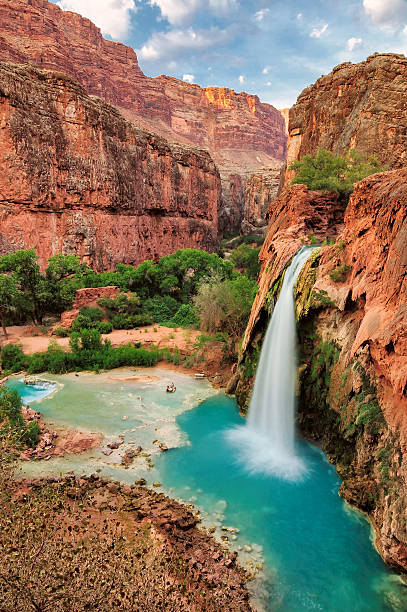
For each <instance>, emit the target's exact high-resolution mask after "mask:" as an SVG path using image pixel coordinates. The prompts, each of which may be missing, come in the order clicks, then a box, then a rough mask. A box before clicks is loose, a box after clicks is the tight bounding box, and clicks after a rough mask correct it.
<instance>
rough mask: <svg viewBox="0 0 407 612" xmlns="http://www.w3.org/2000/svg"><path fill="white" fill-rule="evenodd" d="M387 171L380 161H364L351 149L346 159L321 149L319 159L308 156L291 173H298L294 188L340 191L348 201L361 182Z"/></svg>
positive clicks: (316, 155) (366, 159) (365, 159)
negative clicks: (354, 186) (299, 186)
mask: <svg viewBox="0 0 407 612" xmlns="http://www.w3.org/2000/svg"><path fill="white" fill-rule="evenodd" d="M385 169H386V168H385V167H384V166H382V165H381V164H380V162H379V160H378V159H377V158H376V157H374V156H370V157H363V156H362V155H361V154H360V153H358V152H357V151H356V150H355V149H351V150H350V151H349V153H348V155H346V156H341V155H334V154H333V153H331V152H330V151H326V150H325V149H318V151H317V152H316V154H315V155H304V157H303V158H302V159H301V160H299V161H298V160H297V161H294V162H293V163H292V164H291V165H290V170H295V173H296V174H295V177H294V179H293V180H292V181H291V184H292V185H295V184H302V185H306V186H307V187H308V188H309V189H314V190H321V191H324V190H327V191H336V192H337V193H338V194H340V195H342V196H344V197H348V196H349V194H350V193H351V192H352V190H353V185H354V184H355V183H356V182H357V181H360V180H362V179H363V178H365V177H366V176H369V175H370V174H374V173H375V172H383V171H384V170H385Z"/></svg>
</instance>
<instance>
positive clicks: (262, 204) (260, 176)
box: [242, 168, 282, 235]
mask: <svg viewBox="0 0 407 612" xmlns="http://www.w3.org/2000/svg"><path fill="white" fill-rule="evenodd" d="M281 178H282V170H277V169H273V168H262V169H260V170H258V171H257V172H255V173H254V174H252V175H251V176H250V178H249V179H248V180H247V182H246V186H245V192H244V205H243V221H242V230H243V233H245V234H260V235H266V232H267V226H266V225H265V223H266V221H267V214H268V210H269V208H270V207H271V204H272V203H273V202H274V200H275V199H276V195H277V193H278V191H279V188H280V183H281Z"/></svg>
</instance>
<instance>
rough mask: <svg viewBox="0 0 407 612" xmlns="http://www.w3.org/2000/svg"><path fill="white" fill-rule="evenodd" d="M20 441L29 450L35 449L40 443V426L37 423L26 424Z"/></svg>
mask: <svg viewBox="0 0 407 612" xmlns="http://www.w3.org/2000/svg"><path fill="white" fill-rule="evenodd" d="M21 438H22V441H23V443H24V444H26V445H27V446H29V447H30V448H35V447H36V446H37V444H38V442H39V441H40V426H39V425H38V422H37V421H31V423H28V425H27V427H26V429H25V431H23V433H22V436H21Z"/></svg>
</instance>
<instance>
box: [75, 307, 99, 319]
mask: <svg viewBox="0 0 407 612" xmlns="http://www.w3.org/2000/svg"><path fill="white" fill-rule="evenodd" d="M79 314H80V315H82V316H84V317H86V318H87V319H90V320H91V321H93V322H96V321H101V320H102V319H103V312H102V311H101V310H100V308H95V307H94V306H83V308H81V309H80V311H79Z"/></svg>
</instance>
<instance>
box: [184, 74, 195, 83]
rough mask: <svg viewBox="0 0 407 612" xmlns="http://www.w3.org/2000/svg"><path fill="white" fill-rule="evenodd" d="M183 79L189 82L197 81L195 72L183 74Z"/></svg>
mask: <svg viewBox="0 0 407 612" xmlns="http://www.w3.org/2000/svg"><path fill="white" fill-rule="evenodd" d="M182 80H183V81H187V82H188V83H193V82H194V81H195V75H193V74H183V75H182Z"/></svg>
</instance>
